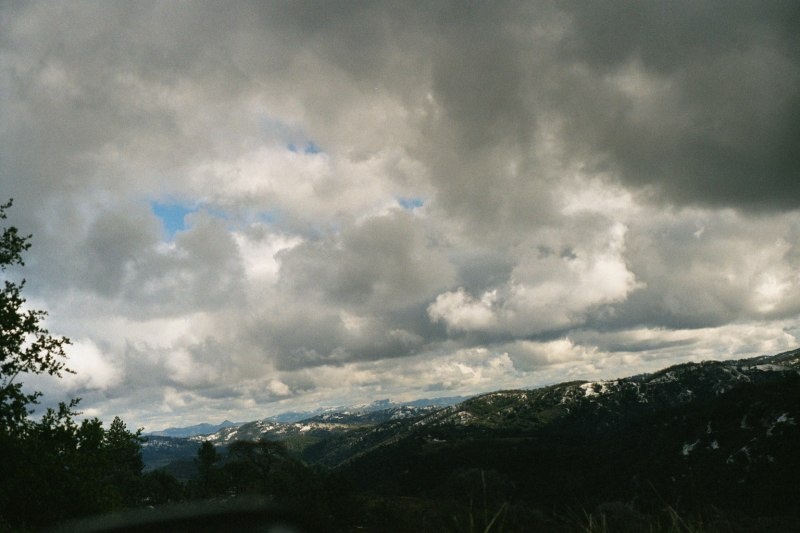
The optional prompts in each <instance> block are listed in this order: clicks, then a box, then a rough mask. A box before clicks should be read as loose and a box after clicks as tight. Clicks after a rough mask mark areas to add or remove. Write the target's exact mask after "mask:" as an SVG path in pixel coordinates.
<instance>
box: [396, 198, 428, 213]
mask: <svg viewBox="0 0 800 533" xmlns="http://www.w3.org/2000/svg"><path fill="white" fill-rule="evenodd" d="M397 203H399V204H400V206H401V207H402V208H403V209H406V210H408V211H413V210H414V209H419V208H420V207H422V206H423V205H425V200H423V199H422V198H398V199H397Z"/></svg>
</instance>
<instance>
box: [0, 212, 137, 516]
mask: <svg viewBox="0 0 800 533" xmlns="http://www.w3.org/2000/svg"><path fill="white" fill-rule="evenodd" d="M11 205H12V204H11V201H9V202H8V203H6V204H3V205H0V220H5V219H6V210H7V209H8V208H10V207H11ZM29 239H30V236H21V235H20V234H19V232H18V230H17V229H16V228H15V227H6V228H4V229H3V233H2V237H0V274H1V275H2V277H3V278H5V279H3V288H2V290H0V473H2V474H0V475H2V482H0V530H5V529H10V530H27V529H39V528H41V527H44V526H48V525H51V524H54V523H57V522H59V521H61V520H64V519H67V518H73V517H79V516H86V515H89V514H95V513H101V512H105V511H109V510H113V509H122V508H126V507H129V506H132V505H136V504H138V503H139V501H140V500H141V499H142V495H141V479H142V468H143V464H142V458H141V442H142V439H141V437H140V431H137V432H131V431H129V430H128V429H127V428H126V427H125V423H124V422H123V421H122V420H120V419H119V418H115V419H114V420H113V422H112V423H111V425H110V426H109V427H108V429H104V428H103V425H102V423H101V422H100V420H98V419H96V418H93V419H87V420H83V421H81V422H80V423H78V421H76V420H75V417H76V416H78V415H79V414H80V413H78V412H76V411H75V407H76V406H77V404H78V401H79V400H78V399H74V400H72V401H71V402H69V403H61V404H59V407H58V409H48V410H47V411H46V412H45V413H44V415H43V416H42V418H41V420H38V421H36V420H33V419H32V418H31V417H30V415H31V414H32V410H31V407H32V406H34V405H36V404H37V403H38V399H39V397H40V396H41V393H40V392H28V391H25V390H24V389H23V384H22V382H21V379H23V378H24V377H25V376H26V375H34V374H49V375H52V376H56V377H61V375H62V373H63V372H70V370H69V369H68V368H67V367H66V366H65V365H66V362H65V359H66V354H65V352H64V347H65V346H66V345H68V344H69V340H68V339H67V338H65V337H56V336H52V335H50V333H49V332H48V331H47V329H46V328H45V327H44V326H43V324H42V321H43V320H44V318H45V317H46V313H45V312H44V311H39V310H30V309H26V307H25V299H24V298H23V297H22V295H21V292H22V289H23V288H24V286H25V280H21V281H19V282H14V281H12V280H11V279H8V278H7V276H8V272H7V269H8V268H9V267H12V266H15V265H18V266H23V265H24V261H23V258H22V254H23V252H25V251H26V250H28V249H29V248H30V243H29V242H28V240H29Z"/></svg>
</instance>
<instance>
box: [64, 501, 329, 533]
mask: <svg viewBox="0 0 800 533" xmlns="http://www.w3.org/2000/svg"><path fill="white" fill-rule="evenodd" d="M317 530H318V528H317V527H312V524H309V523H306V521H304V520H303V519H302V518H301V516H300V514H299V513H298V512H296V511H294V510H291V509H285V508H281V507H277V506H274V505H270V504H268V503H263V502H261V501H259V500H250V499H237V500H233V501H228V502H219V501H200V502H193V503H186V504H179V505H169V506H165V507H159V508H154V509H140V510H135V511H129V512H125V513H120V514H111V515H105V516H97V517H92V518H87V519H83V520H76V521H73V522H69V523H67V524H64V525H63V526H61V527H58V528H56V529H53V530H52V531H53V533H70V532H81V533H100V532H115V533H122V532H130V533H134V532H145V531H147V532H152V531H159V532H167V533H168V532H185V531H193V532H216V531H226V532H227V531H237V532H253V533H255V532H258V533H306V532H310V531H317Z"/></svg>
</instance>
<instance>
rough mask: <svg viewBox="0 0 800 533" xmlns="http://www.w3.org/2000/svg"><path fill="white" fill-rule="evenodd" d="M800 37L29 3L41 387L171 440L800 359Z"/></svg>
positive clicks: (751, 5)
mask: <svg viewBox="0 0 800 533" xmlns="http://www.w3.org/2000/svg"><path fill="white" fill-rule="evenodd" d="M799 25H800V7H798V5H797V3H796V2H769V3H766V4H765V3H762V2H720V3H707V2H696V1H692V2H668V3H641V4H637V3H630V2H604V3H602V4H600V3H593V2H556V3H553V2H541V3H536V2H520V3H516V2H469V3H467V2H454V3H446V2H435V3H431V2H420V3H419V4H418V5H415V4H413V3H412V2H403V3H396V2H391V3H388V4H386V3H378V2H364V3H360V2H347V3H344V2H309V3H305V4H304V3H302V2H291V3H278V2H272V3H266V4H265V3H262V2H252V3H249V2H237V3H224V4H221V3H218V2H208V3H205V2H155V3H147V2H132V3H131V2H125V3H123V2H58V3H44V2H43V3H37V2H32V3H26V2H13V3H10V2H6V3H3V4H2V7H0V76H1V78H0V83H1V84H2V85H0V88H1V90H2V94H1V97H2V100H0V106H1V107H0V196H2V198H8V197H13V198H14V200H15V203H14V207H13V209H12V211H11V212H10V221H11V223H13V224H14V225H16V226H18V227H19V228H20V229H21V230H22V231H23V232H26V233H33V235H34V238H33V248H32V250H31V251H30V253H29V255H28V257H27V266H26V269H25V271H24V272H23V273H20V274H24V276H25V277H26V278H27V279H28V285H27V287H26V289H27V296H28V299H29V302H30V304H31V305H32V306H36V307H39V308H45V309H47V310H48V311H49V312H50V317H49V321H48V324H47V325H48V327H49V328H50V330H51V331H52V332H54V333H57V334H62V335H67V336H69V337H70V338H71V339H72V340H73V346H72V347H71V349H70V350H69V353H70V356H71V366H72V367H73V368H74V369H75V370H76V371H77V374H76V375H74V376H68V377H67V378H65V379H63V380H61V381H60V382H53V381H49V380H42V379H31V380H29V384H30V385H31V386H37V387H40V388H43V389H45V390H46V392H47V396H46V397H47V398H48V399H49V401H56V400H58V399H62V398H65V397H72V396H81V397H83V403H82V406H83V409H84V412H85V413H87V414H89V415H98V416H100V417H101V418H104V419H108V418H110V417H113V416H114V415H121V416H122V417H123V418H125V419H126V420H127V421H129V423H130V424H131V425H143V426H146V427H147V428H148V429H157V428H160V427H163V426H167V425H185V424H190V423H196V422H200V421H219V420H222V419H223V418H231V419H236V420H248V419H254V418H260V417H264V416H268V415H270V414H275V413H278V412H281V411H286V410H290V409H303V408H315V407H318V406H322V405H342V404H349V403H355V402H360V401H371V400H374V399H378V398H385V397H390V398H392V399H396V400H404V399H413V398H420V397H434V396H452V395H456V394H471V393H477V392H481V391H488V390H494V389H499V388H508V387H524V386H534V385H541V384H545V383H552V382H558V381H564V380H567V379H578V378H586V379H595V378H613V377H618V376H623V375H629V374H633V373H637V372H641V371H647V370H654V369H657V368H661V367H663V366H666V365H669V364H672V363H675V362H682V361H687V360H701V359H707V358H716V359H719V358H730V357H740V356H741V357H744V356H750V355H757V354H761V353H774V352H777V351H781V350H783V349H790V348H794V347H796V346H797V345H798V344H800V149H798V147H800V118H799V117H800V34H798V32H797V27H798V26H799ZM2 198H0V200H1V199H2Z"/></svg>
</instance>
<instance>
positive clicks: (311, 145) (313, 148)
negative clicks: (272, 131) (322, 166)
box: [286, 141, 322, 155]
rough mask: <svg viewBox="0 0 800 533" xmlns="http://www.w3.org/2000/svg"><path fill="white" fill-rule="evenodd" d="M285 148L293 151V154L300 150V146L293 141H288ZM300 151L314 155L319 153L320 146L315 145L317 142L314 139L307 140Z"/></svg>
mask: <svg viewBox="0 0 800 533" xmlns="http://www.w3.org/2000/svg"><path fill="white" fill-rule="evenodd" d="M286 148H288V149H289V151H290V152H293V153H295V154H296V153H298V152H300V151H301V150H300V148H298V147H297V145H296V144H294V143H289V144H288V145H286ZM302 152H303V153H304V154H307V155H314V154H319V153H321V152H322V148H320V147H319V146H317V144H316V143H315V142H314V141H308V142H307V143H306V146H305V148H303V149H302Z"/></svg>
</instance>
